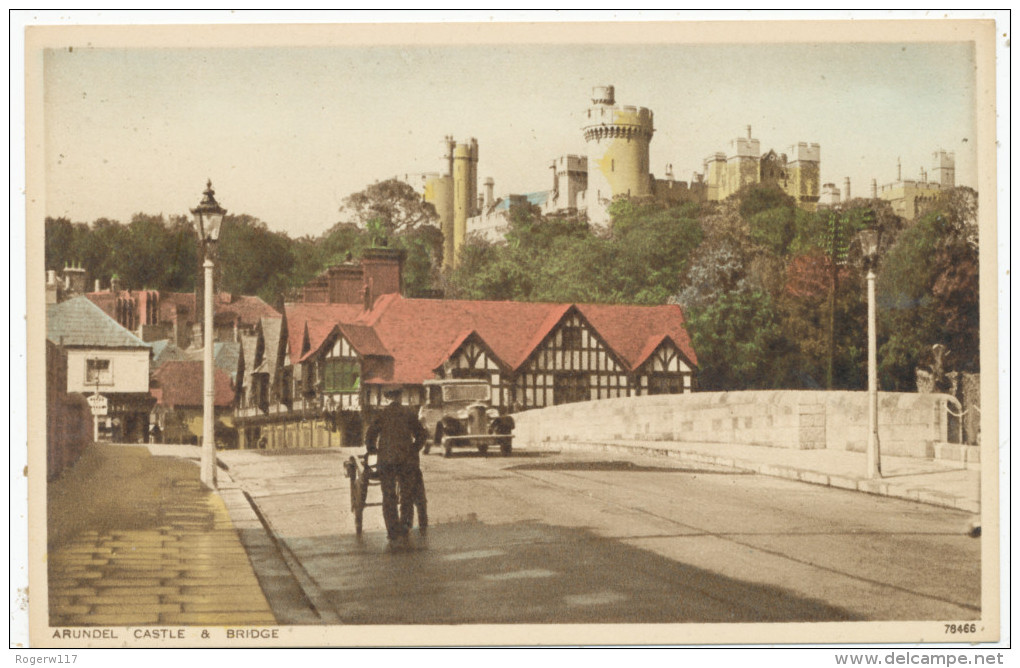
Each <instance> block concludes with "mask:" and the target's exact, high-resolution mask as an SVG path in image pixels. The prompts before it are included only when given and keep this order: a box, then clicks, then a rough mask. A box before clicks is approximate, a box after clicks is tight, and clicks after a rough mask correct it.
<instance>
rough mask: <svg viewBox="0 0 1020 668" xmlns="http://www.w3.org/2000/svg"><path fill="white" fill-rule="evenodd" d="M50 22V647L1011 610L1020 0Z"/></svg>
mask: <svg viewBox="0 0 1020 668" xmlns="http://www.w3.org/2000/svg"><path fill="white" fill-rule="evenodd" d="M25 40H26V49H25V70H26V79H25V91H26V93H25V96H26V119H27V127H26V133H27V134H26V156H27V157H26V159H27V170H26V183H27V189H26V196H27V212H26V215H27V218H26V221H27V222H26V228H25V229H26V243H27V248H28V264H27V277H26V281H27V300H28V302H27V311H28V356H29V369H30V371H29V375H28V388H27V397H28V402H27V407H28V421H29V424H30V425H31V428H30V429H29V435H30V441H29V448H28V469H27V471H28V476H29V498H30V503H29V507H28V514H29V524H30V527H29V528H30V532H29V543H28V546H29V554H30V558H29V562H28V563H29V584H30V589H29V591H30V596H28V597H27V606H28V608H29V614H30V641H31V645H32V646H33V647H49V648H67V647H158V648H184V647H232V648H241V647H309V646H341V647H362V646H380V645H381V646H393V645H396V646H450V645H454V646H473V645H508V646H514V645H709V646H711V645H721V644H725V645H735V644H740V645H744V644H752V645H755V644H757V645H761V644H766V645H785V644H794V645H804V644H810V645H822V646H839V645H845V644H847V643H857V644H861V643H863V644H872V645H875V644H883V643H936V644H938V643H941V644H945V643H950V644H962V643H968V644H973V645H975V647H976V648H977V650H980V649H981V647H982V643H995V642H997V641H998V640H999V639H1000V635H1001V633H1000V583H1001V582H1002V576H1003V572H1002V569H1003V568H1004V567H1008V566H1007V565H1005V564H1000V563H999V555H1000V546H999V540H1000V533H1001V532H1000V526H999V494H1000V490H999V488H998V480H999V479H1000V478H999V475H998V466H999V455H998V448H997V443H998V442H999V440H1000V435H999V433H998V425H999V416H998V405H999V403H998V387H999V379H998V376H997V371H996V370H997V360H998V356H999V354H1000V349H999V342H998V340H997V337H996V334H995V333H996V331H997V322H998V317H999V316H998V309H997V302H996V299H997V297H996V295H997V288H996V285H997V283H996V281H997V277H999V276H1001V273H1000V272H999V270H998V268H997V263H996V255H997V250H996V248H997V246H996V234H997V232H996V231H997V223H998V220H999V217H998V214H999V213H1000V212H997V211H996V205H997V203H996V183H997V181H996V178H997V175H996V162H995V159H996V158H995V154H996V149H995V146H996V134H995V95H994V91H995V40H996V27H995V22H994V21H993V20H964V19H951V18H950V19H940V20H925V21H922V20H913V19H909V20H885V21H783V22H775V21H747V20H740V21H726V20H723V21H693V20H692V21H661V20H655V21H643V20H635V21H617V22H597V21H596V22H590V23H579V22H549V21H544V20H538V21H535V22H530V23H529V22H519V23H515V22H499V23H474V22H463V21H457V20H446V21H438V20H437V21H430V20H428V17H424V18H421V17H419V22H417V23H407V24H401V23H389V24H385V23H335V24H329V23H318V24H308V25H294V24H287V23H284V22H281V23H279V24H273V25H269V24H261V25H260V24H251V25H236V24H235V25H212V24H191V25H186V24H181V25H160V26H157V25H142V24H135V25H120V26H62V25H53V26H41V25H35V26H29V27H28V28H27V32H26V35H25ZM395 630H396V631H397V632H395ZM972 649H973V648H972ZM978 653H980V652H978ZM883 660H884V659H883ZM894 660H895V657H894ZM894 662H895V661H894Z"/></svg>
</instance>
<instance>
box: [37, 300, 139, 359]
mask: <svg viewBox="0 0 1020 668" xmlns="http://www.w3.org/2000/svg"><path fill="white" fill-rule="evenodd" d="M46 338H47V339H49V340H50V341H52V342H53V343H57V344H60V345H64V346H81V347H89V348H149V344H147V343H145V342H144V341H142V340H141V339H139V338H138V337H137V336H135V335H134V334H132V333H131V332H130V331H128V330H127V329H125V328H123V327H121V326H120V324H119V323H118V322H117V321H116V320H114V319H113V318H111V317H110V316H108V315H107V314H106V313H104V312H103V310H102V309H101V308H99V307H98V306H96V305H95V304H93V303H92V302H91V301H89V300H88V299H86V298H85V297H74V298H72V299H68V300H67V301H66V302H62V303H60V304H49V305H48V306H47V307H46Z"/></svg>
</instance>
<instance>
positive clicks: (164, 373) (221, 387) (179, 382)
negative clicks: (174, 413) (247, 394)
mask: <svg viewBox="0 0 1020 668" xmlns="http://www.w3.org/2000/svg"><path fill="white" fill-rule="evenodd" d="M202 367H203V364H202V362H199V361H187V362H181V361H172V362H166V363H165V364H163V366H161V367H160V368H159V369H158V370H157V371H156V373H155V374H153V380H154V381H155V387H153V388H152V390H150V391H151V393H152V396H154V397H155V398H156V402H157V403H158V404H159V405H161V406H167V407H175V408H191V407H196V406H202V405H203V396H202ZM233 402H234V388H233V386H232V385H231V383H230V376H229V375H228V374H227V372H225V371H223V370H222V369H220V368H218V367H214V368H213V405H214V406H221V407H223V406H230V405H231V404H233Z"/></svg>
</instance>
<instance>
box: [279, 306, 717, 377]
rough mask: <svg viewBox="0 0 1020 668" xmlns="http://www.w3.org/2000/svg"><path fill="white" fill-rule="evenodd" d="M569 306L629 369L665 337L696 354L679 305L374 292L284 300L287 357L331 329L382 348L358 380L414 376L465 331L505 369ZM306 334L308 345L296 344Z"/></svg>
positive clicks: (433, 364) (369, 348)
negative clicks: (334, 300)
mask: <svg viewBox="0 0 1020 668" xmlns="http://www.w3.org/2000/svg"><path fill="white" fill-rule="evenodd" d="M572 308H576V309H577V312H578V313H579V314H580V315H581V317H582V318H584V319H585V320H587V321H588V322H589V323H590V324H591V326H592V327H593V328H594V329H595V330H596V332H597V333H598V335H599V336H600V337H601V338H602V340H603V341H605V343H606V345H607V346H608V347H609V349H610V350H611V351H612V352H613V353H614V354H615V355H616V356H617V357H618V358H619V359H620V360H621V362H623V364H624V366H625V367H627V368H629V369H630V370H633V369H636V368H638V367H639V366H641V364H643V363H644V362H645V361H646V360H647V359H648V356H649V355H651V354H652V353H653V352H654V350H655V348H656V347H657V346H658V345H659V344H660V343H662V341H663V340H664V339H666V338H669V339H670V340H672V341H673V342H674V343H675V344H676V345H677V347H678V348H679V349H680V351H681V352H682V353H683V354H684V356H685V357H687V358H688V360H689V361H690V362H691V363H692V364H695V365H696V364H697V357H696V355H695V354H694V349H693V347H692V346H691V342H690V337H689V335H688V334H687V330H686V328H685V326H684V317H683V312H682V311H681V310H680V307H679V306H651V307H647V306H619V305H595V304H578V305H576V306H574V305H571V304H549V303H529V302H496V301H466V300H436V299H406V298H404V297H401V296H399V295H395V294H394V295H386V296H384V297H382V298H380V299H379V300H378V301H377V302H376V303H375V306H374V308H373V309H372V310H371V311H364V310H363V309H361V308H360V306H359V305H352V304H288V305H286V307H285V311H286V317H287V326H288V328H289V329H290V332H291V334H290V337H289V345H290V346H291V348H290V350H291V360H292V361H294V362H297V361H301V360H302V359H307V358H308V357H309V356H310V355H311V354H314V353H315V352H317V351H318V350H319V348H320V347H321V346H322V344H323V343H325V342H326V341H327V339H328V338H329V335H330V334H331V333H332V332H333V331H335V330H337V329H339V330H340V331H341V333H343V334H344V336H345V337H347V339H348V340H349V341H350V342H351V343H352V345H354V347H355V349H356V350H357V351H358V353H359V354H361V355H362V356H368V355H374V356H386V357H388V358H389V359H390V360H391V362H390V363H389V364H375V365H374V366H373V367H372V373H369V372H368V371H366V372H365V378H364V380H365V382H392V383H404V384H417V383H420V382H422V381H423V380H425V379H426V378H430V377H432V376H433V372H434V370H435V369H436V368H438V367H439V366H440V365H442V363H443V362H445V361H446V360H447V359H449V357H450V355H451V354H453V352H455V351H456V349H457V347H458V346H460V345H461V344H462V343H463V342H464V341H465V340H466V339H467V337H469V336H470V335H471V334H476V335H477V336H478V337H479V338H480V339H481V340H482V341H483V342H484V343H485V345H486V346H487V347H488V348H489V349H490V350H491V351H492V354H493V355H495V356H496V358H497V361H499V362H501V363H502V364H503V365H504V366H505V367H507V368H508V369H511V370H517V369H518V368H520V366H521V365H522V364H524V363H525V362H526V361H527V359H528V357H529V356H530V355H531V353H532V352H534V350H535V349H536V348H537V347H538V346H539V345H540V344H541V343H542V342H543V341H544V340H545V338H546V337H547V336H548V335H549V333H550V332H552V330H553V329H554V328H555V327H556V325H557V324H559V323H560V322H561V321H562V320H563V318H564V316H565V315H566V314H567V313H568V312H570V310H571V309H572ZM306 334H307V337H308V342H309V344H310V345H309V348H308V350H307V351H306V352H305V354H303V355H302V354H301V352H302V344H303V342H304V339H305V336H306Z"/></svg>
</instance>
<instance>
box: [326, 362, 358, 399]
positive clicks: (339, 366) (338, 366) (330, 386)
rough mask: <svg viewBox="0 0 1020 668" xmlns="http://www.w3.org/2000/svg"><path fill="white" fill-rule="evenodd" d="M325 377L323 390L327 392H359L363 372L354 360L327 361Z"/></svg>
mask: <svg viewBox="0 0 1020 668" xmlns="http://www.w3.org/2000/svg"><path fill="white" fill-rule="evenodd" d="M323 376H324V377H323V390H324V391H326V392H357V391H358V390H359V389H361V371H360V369H359V365H358V363H357V362H355V361H353V360H344V359H336V358H330V359H327V360H326V365H325V368H324V369H323Z"/></svg>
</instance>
